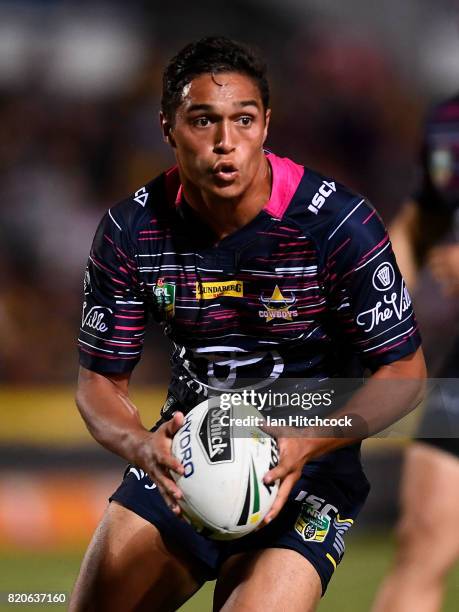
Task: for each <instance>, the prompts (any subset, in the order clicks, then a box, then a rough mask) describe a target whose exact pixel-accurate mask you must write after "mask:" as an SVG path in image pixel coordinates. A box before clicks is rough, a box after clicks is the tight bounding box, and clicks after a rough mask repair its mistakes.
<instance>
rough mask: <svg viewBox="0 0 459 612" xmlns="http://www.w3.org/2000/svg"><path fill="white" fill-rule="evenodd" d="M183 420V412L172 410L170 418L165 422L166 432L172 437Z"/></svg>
mask: <svg viewBox="0 0 459 612" xmlns="http://www.w3.org/2000/svg"><path fill="white" fill-rule="evenodd" d="M184 422H185V417H184V416H183V412H174V416H173V417H172V419H171V420H170V421H168V422H167V426H166V430H167V434H168V435H169V436H170V437H171V438H173V437H174V436H175V434H176V433H177V432H178V430H179V429H180V427H181V426H182V425H183V423H184Z"/></svg>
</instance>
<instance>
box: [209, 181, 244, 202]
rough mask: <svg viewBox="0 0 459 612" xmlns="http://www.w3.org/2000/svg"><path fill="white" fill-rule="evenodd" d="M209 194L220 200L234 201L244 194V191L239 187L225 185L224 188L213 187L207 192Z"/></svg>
mask: <svg viewBox="0 0 459 612" xmlns="http://www.w3.org/2000/svg"><path fill="white" fill-rule="evenodd" d="M209 192H210V194H212V195H213V196H214V197H217V198H219V199H222V200H234V199H235V198H238V197H240V196H241V195H242V194H243V193H244V189H243V188H242V187H241V186H240V185H235V184H233V185H226V186H224V187H216V186H215V185H213V186H212V188H211V189H210V190H209Z"/></svg>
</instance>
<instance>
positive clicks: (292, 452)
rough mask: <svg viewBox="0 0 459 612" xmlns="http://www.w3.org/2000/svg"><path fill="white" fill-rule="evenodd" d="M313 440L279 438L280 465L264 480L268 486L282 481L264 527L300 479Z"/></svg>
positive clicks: (276, 513) (268, 473)
mask: <svg viewBox="0 0 459 612" xmlns="http://www.w3.org/2000/svg"><path fill="white" fill-rule="evenodd" d="M311 442H312V440H310V439H305V438H299V437H295V438H278V440H277V443H278V445H279V464H278V465H277V466H276V467H275V468H273V469H272V470H270V471H269V472H267V473H266V474H265V476H264V478H263V481H264V482H265V483H266V484H271V483H273V482H275V481H276V480H277V479H279V480H280V484H279V490H278V492H277V496H276V499H275V500H274V504H273V505H272V507H271V510H270V511H269V512H268V514H267V515H266V516H265V518H264V519H263V522H262V525H267V524H268V523H270V522H271V521H272V520H273V519H275V518H276V516H277V515H278V514H279V512H280V511H281V509H282V507H283V505H284V504H285V502H286V501H287V499H288V496H289V494H290V491H291V490H292V488H293V485H294V484H295V482H296V481H297V480H298V479H299V478H300V476H301V471H302V469H303V466H304V464H305V463H306V460H307V459H308V458H309V456H310V445H311Z"/></svg>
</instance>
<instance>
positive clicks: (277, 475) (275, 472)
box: [263, 461, 290, 485]
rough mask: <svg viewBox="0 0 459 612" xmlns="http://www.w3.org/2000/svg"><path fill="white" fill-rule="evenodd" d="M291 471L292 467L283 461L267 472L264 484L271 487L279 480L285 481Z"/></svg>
mask: <svg viewBox="0 0 459 612" xmlns="http://www.w3.org/2000/svg"><path fill="white" fill-rule="evenodd" d="M289 471H290V467H289V466H288V465H286V464H285V463H283V462H282V461H281V462H280V463H279V465H277V466H276V467H275V468H273V469H272V470H269V472H266V474H265V475H264V477H263V482H264V483H265V484H267V485H270V484H272V483H273V482H275V481H276V480H278V479H279V480H283V479H284V478H285V476H286V475H287V474H288V473H289Z"/></svg>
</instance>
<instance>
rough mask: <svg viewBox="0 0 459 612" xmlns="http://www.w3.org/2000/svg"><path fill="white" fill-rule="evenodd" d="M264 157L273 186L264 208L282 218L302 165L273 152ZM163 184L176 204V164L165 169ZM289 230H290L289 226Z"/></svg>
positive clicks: (179, 194)
mask: <svg viewBox="0 0 459 612" xmlns="http://www.w3.org/2000/svg"><path fill="white" fill-rule="evenodd" d="M266 157H267V159H268V161H269V163H270V165H271V169H272V173H273V186H272V190H271V197H270V199H269V202H268V203H267V204H266V206H265V207H264V210H265V211H266V212H267V213H268V214H270V215H272V216H273V217H276V218H277V219H282V216H283V215H284V213H285V211H286V210H287V207H288V205H289V204H290V202H291V200H292V198H293V196H294V194H295V191H296V190H297V189H298V185H299V184H300V181H301V179H302V178H303V175H304V167H303V166H300V165H299V164H295V162H293V161H291V160H290V159H288V158H287V157H278V156H277V155H274V153H268V154H267V156H266ZM165 185H166V193H167V199H168V201H169V204H170V205H175V206H178V205H179V204H180V202H181V201H182V199H183V187H182V185H181V183H180V178H179V174H178V168H177V166H174V167H173V168H170V169H169V170H167V171H166V173H165ZM289 231H291V229H290V228H289Z"/></svg>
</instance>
